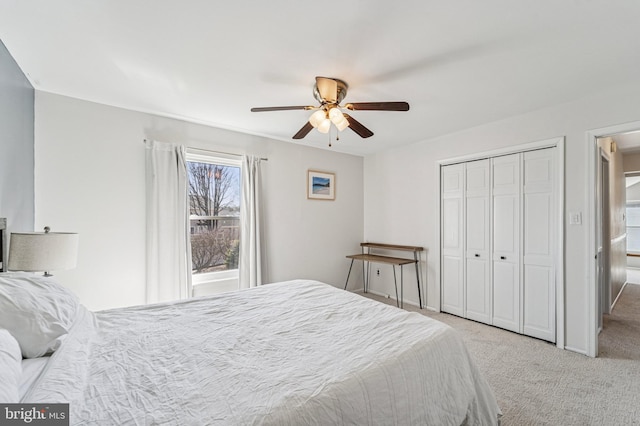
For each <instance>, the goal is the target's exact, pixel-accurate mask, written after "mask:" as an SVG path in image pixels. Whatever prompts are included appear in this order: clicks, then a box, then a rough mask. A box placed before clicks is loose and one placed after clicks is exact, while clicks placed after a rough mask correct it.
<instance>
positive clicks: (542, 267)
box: [522, 148, 556, 342]
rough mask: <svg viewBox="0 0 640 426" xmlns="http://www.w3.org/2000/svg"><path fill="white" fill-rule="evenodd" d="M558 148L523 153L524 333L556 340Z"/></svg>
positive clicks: (552, 340)
mask: <svg viewBox="0 0 640 426" xmlns="http://www.w3.org/2000/svg"><path fill="white" fill-rule="evenodd" d="M554 162H555V149H554V148H547V149H541V150H538V151H530V152H525V153H524V154H523V168H524V170H523V172H524V173H523V179H524V182H523V183H524V185H523V221H524V222H523V224H524V234H523V238H524V241H523V245H522V247H523V269H524V270H523V292H524V294H523V313H522V314H523V333H524V334H526V335H529V336H533V337H537V338H540V339H544V340H548V341H551V342H555V340H556V316H555V315H556V291H555V267H554V247H555V238H556V235H555V220H554V212H555V211H556V209H555V206H554V202H555V195H554V194H555V178H554V175H555V174H554V171H555V169H556V168H555V166H554Z"/></svg>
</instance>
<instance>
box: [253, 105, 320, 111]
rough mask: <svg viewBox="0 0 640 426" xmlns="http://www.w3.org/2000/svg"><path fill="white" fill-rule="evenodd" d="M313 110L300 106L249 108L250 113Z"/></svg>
mask: <svg viewBox="0 0 640 426" xmlns="http://www.w3.org/2000/svg"><path fill="white" fill-rule="evenodd" d="M314 108H316V107H313V106H306V105H302V106H279V107H256V108H251V112H265V111H288V110H294V109H304V110H310V109H314Z"/></svg>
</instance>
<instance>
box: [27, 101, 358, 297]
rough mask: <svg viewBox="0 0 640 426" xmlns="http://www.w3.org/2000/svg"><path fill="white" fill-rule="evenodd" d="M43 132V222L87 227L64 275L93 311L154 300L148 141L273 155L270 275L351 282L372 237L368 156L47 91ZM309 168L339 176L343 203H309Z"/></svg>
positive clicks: (40, 109) (40, 123)
mask: <svg viewBox="0 0 640 426" xmlns="http://www.w3.org/2000/svg"><path fill="white" fill-rule="evenodd" d="M35 130H36V131H35V135H36V137H35V140H36V141H35V156H36V158H35V194H36V195H35V199H36V227H37V228H39V227H42V226H44V225H45V224H46V225H49V226H51V227H52V229H53V230H56V231H76V232H79V233H80V253H79V259H78V267H77V268H76V269H74V270H71V271H59V272H57V273H56V276H57V277H58V279H59V280H60V281H61V282H63V284H65V285H67V286H68V287H70V288H71V289H72V290H73V291H74V292H76V294H78V295H79V297H80V299H81V301H82V302H83V303H84V304H85V305H86V306H87V307H89V308H90V309H94V310H95V309H104V308H109V307H117V306H126V305H134V304H140V303H144V280H145V272H144V259H145V257H144V256H145V198H144V197H145V179H144V168H145V160H144V145H143V143H142V140H143V139H144V138H147V139H155V140H159V141H165V142H176V143H183V144H185V145H186V146H190V147H199V148H206V149H210V150H218V151H224V152H229V153H236V154H242V153H251V154H256V155H260V156H263V157H268V158H269V160H268V161H267V162H264V163H263V166H262V167H263V178H264V197H263V200H264V205H265V229H266V265H265V269H266V277H265V278H266V280H267V282H274V281H282V280H287V279H293V278H311V279H317V280H321V281H324V282H327V283H330V284H332V285H336V286H339V287H341V286H343V285H344V278H345V276H346V273H347V268H348V263H347V260H346V259H345V257H344V256H345V255H346V254H350V253H352V252H357V251H358V250H359V243H360V241H361V240H362V237H363V222H362V217H363V159H362V158H361V157H357V156H352V155H347V154H339V153H335V152H332V151H326V150H318V149H315V148H308V147H305V146H303V145H295V144H291V143H286V142H280V141H274V140H269V139H265V138H260V137H256V136H250V135H246V134H241V133H236V132H230V131H225V130H221V129H216V128H212V127H208V126H203V125H197V124H192V123H187V122H184V121H179V120H174V119H168V118H163V117H158V116H154V115H150V114H145V113H139V112H134V111H129V110H125V109H120V108H115V107H109V106H105V105H100V104H95V103H91V102H86V101H81V100H77V99H73V98H68V97H64V96H59V95H54V94H49V93H43V92H36V124H35ZM309 168H313V169H317V170H324V171H329V172H334V173H336V188H337V192H336V200H335V201H316V200H307V198H306V171H307V169H309ZM352 279H354V280H355V279H357V277H354V278H352Z"/></svg>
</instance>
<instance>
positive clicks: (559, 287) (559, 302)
mask: <svg viewBox="0 0 640 426" xmlns="http://www.w3.org/2000/svg"><path fill="white" fill-rule="evenodd" d="M564 145H565V143H564V137H562V138H560V140H558V143H557V144H556V161H557V162H558V164H557V170H558V175H557V177H558V184H557V185H556V188H555V189H556V191H557V192H556V197H557V202H558V206H556V208H557V214H558V217H557V220H558V228H557V230H556V231H557V234H556V242H557V244H558V247H557V253H556V262H555V263H556V346H557V347H558V348H560V349H566V346H565V338H566V337H565V331H566V329H565V327H566V325H565V312H566V301H565V297H564V296H565V293H566V282H565V279H564V216H565V209H564V203H565V200H564V185H565V179H564V177H565V168H564V150H565V147H564Z"/></svg>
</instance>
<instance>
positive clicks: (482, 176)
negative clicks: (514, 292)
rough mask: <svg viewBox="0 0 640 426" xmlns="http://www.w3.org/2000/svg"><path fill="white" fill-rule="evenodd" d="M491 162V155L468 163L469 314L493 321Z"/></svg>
mask: <svg viewBox="0 0 640 426" xmlns="http://www.w3.org/2000/svg"><path fill="white" fill-rule="evenodd" d="M489 165H490V160H488V159H487V160H478V161H471V162H469V163H467V166H466V173H465V204H466V212H465V228H466V229H465V233H466V238H465V240H466V241H465V242H466V252H465V253H466V256H465V257H466V263H465V274H466V279H465V283H466V285H465V307H466V315H465V316H466V317H467V318H469V319H472V320H476V321H481V322H484V323H488V324H491V277H490V268H491V263H490V259H489V253H490V251H489V242H490V235H491V234H490V225H491V222H490V216H489V214H490V210H489V203H490V201H489V193H490V192H489V191H490V188H491V187H490V185H489Z"/></svg>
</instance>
